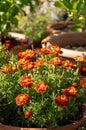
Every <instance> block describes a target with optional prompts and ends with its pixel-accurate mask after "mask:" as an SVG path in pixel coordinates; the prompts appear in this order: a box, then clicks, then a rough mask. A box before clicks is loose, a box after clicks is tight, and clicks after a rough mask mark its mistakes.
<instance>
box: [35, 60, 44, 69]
mask: <svg viewBox="0 0 86 130" xmlns="http://www.w3.org/2000/svg"><path fill="white" fill-rule="evenodd" d="M43 64H44V60H37V61H35V62H34V65H35V67H38V68H41V67H42V66H43Z"/></svg>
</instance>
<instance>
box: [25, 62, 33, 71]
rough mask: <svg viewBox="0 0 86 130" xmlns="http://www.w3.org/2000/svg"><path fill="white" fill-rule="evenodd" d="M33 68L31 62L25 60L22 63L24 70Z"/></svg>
mask: <svg viewBox="0 0 86 130" xmlns="http://www.w3.org/2000/svg"><path fill="white" fill-rule="evenodd" d="M33 68H34V63H33V62H26V63H25V64H24V65H23V69H24V70H32V69H33Z"/></svg>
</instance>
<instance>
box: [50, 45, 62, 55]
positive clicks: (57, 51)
mask: <svg viewBox="0 0 86 130" xmlns="http://www.w3.org/2000/svg"><path fill="white" fill-rule="evenodd" d="M49 52H50V54H53V55H58V54H62V50H61V47H60V46H58V45H52V46H51V47H50V51H49Z"/></svg>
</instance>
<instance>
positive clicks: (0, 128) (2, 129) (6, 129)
mask: <svg viewBox="0 0 86 130" xmlns="http://www.w3.org/2000/svg"><path fill="white" fill-rule="evenodd" d="M82 110H83V117H82V118H81V119H80V120H78V121H75V122H74V123H71V124H69V125H65V126H62V127H59V128H21V127H14V126H9V125H3V124H0V130H77V129H78V128H79V127H81V126H82V124H83V123H84V122H85V121H86V103H84V104H83V105H82Z"/></svg>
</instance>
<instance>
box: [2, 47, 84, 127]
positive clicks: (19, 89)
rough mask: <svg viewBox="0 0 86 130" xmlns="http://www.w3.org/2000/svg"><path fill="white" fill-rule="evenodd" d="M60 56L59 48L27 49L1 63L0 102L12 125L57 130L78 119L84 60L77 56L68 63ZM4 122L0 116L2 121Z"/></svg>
mask: <svg viewBox="0 0 86 130" xmlns="http://www.w3.org/2000/svg"><path fill="white" fill-rule="evenodd" d="M61 53H63V52H62V51H61V48H60V47H59V46H58V45H52V46H51V47H50V48H48V49H46V48H39V49H34V50H30V49H28V50H25V51H23V52H19V53H18V56H13V55H12V57H11V59H10V60H9V61H8V63H7V64H3V66H2V67H1V69H0V80H1V81H0V94H1V100H0V102H1V103H3V102H5V104H9V110H8V111H7V108H8V107H7V108H6V113H7V112H8V117H7V119H9V121H10V123H11V125H17V126H20V125H23V126H26V127H33V126H34V127H56V126H60V125H64V124H66V123H70V122H69V120H72V121H73V120H77V119H79V118H80V116H81V115H80V110H81V105H82V104H83V102H84V98H85V94H86V77H85V76H86V66H85V65H83V64H82V62H86V59H85V58H84V57H79V56H78V57H76V58H74V59H72V61H70V60H68V59H64V58H62V57H61V56H60V55H59V54H61ZM3 105H4V103H3ZM3 105H2V106H3ZM11 111H12V112H11ZM4 113H5V110H4ZM6 113H5V114H6ZM81 114H82V113H81ZM79 115H80V116H79ZM76 117H77V118H76ZM7 119H6V115H4V114H3V116H2V118H1V121H2V122H4V121H7ZM8 123H9V122H8Z"/></svg>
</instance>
